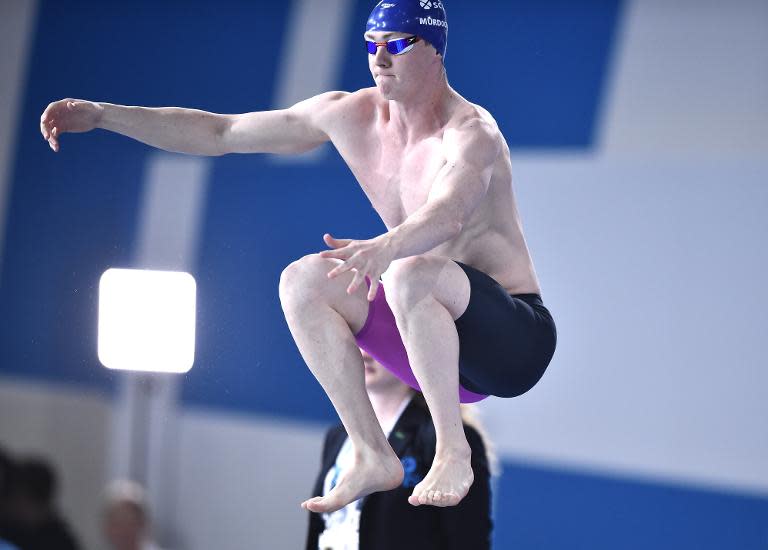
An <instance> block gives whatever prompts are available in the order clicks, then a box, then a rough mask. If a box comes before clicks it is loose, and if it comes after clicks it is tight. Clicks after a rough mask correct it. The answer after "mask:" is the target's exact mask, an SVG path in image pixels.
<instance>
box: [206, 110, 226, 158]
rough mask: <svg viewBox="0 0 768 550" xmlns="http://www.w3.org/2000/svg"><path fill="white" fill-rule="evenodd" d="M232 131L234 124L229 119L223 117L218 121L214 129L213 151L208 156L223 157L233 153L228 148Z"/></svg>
mask: <svg viewBox="0 0 768 550" xmlns="http://www.w3.org/2000/svg"><path fill="white" fill-rule="evenodd" d="M231 130H232V123H231V122H230V121H229V120H228V119H227V118H223V117H222V118H221V119H220V120H217V121H216V124H215V125H214V127H213V151H210V152H209V153H208V156H211V157H221V156H224V155H226V154H227V153H230V152H231V151H230V150H229V149H228V147H227V143H228V142H229V136H230V135H231Z"/></svg>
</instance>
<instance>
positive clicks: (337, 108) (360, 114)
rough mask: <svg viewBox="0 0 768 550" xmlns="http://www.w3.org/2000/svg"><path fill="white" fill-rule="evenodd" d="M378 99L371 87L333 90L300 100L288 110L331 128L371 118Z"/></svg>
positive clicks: (318, 124)
mask: <svg viewBox="0 0 768 550" xmlns="http://www.w3.org/2000/svg"><path fill="white" fill-rule="evenodd" d="M373 91H375V90H373ZM376 99H377V98H376V97H375V95H374V94H373V93H372V89H371V88H363V89H361V90H358V91H356V92H343V91H332V92H325V93H322V94H318V95H316V96H313V97H310V98H309V99H305V100H304V101H300V102H299V103H297V104H295V105H294V106H292V107H290V108H289V109H288V111H289V112H290V113H292V114H295V115H297V116H301V117H307V118H309V119H311V120H312V121H313V122H314V123H315V124H316V125H317V126H318V127H321V128H331V127H333V126H336V125H343V124H345V123H353V124H357V123H359V122H360V121H361V119H370V118H371V117H372V116H373V113H374V112H375V108H376Z"/></svg>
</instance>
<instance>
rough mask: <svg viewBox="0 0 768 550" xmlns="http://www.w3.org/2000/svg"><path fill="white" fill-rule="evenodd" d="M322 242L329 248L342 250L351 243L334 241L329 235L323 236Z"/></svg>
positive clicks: (348, 241)
mask: <svg viewBox="0 0 768 550" xmlns="http://www.w3.org/2000/svg"><path fill="white" fill-rule="evenodd" d="M323 240H324V241H325V244H327V245H328V246H330V247H331V248H342V247H344V246H347V245H348V244H349V243H351V242H352V239H336V238H334V237H332V236H331V234H330V233H326V234H325V235H323Z"/></svg>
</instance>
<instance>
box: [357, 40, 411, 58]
mask: <svg viewBox="0 0 768 550" xmlns="http://www.w3.org/2000/svg"><path fill="white" fill-rule="evenodd" d="M419 40H420V39H419V37H418V36H409V37H406V38H395V39H394V40H388V41H387V42H373V41H372V40H366V41H365V45H366V46H367V47H368V53H369V54H371V55H376V52H377V51H378V50H379V46H385V47H386V48H387V51H388V52H389V53H391V54H392V55H401V54H404V53H406V52H408V51H410V50H411V48H413V45H414V44H415V43H416V42H418V41H419Z"/></svg>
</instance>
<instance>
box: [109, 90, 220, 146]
mask: <svg viewBox="0 0 768 550" xmlns="http://www.w3.org/2000/svg"><path fill="white" fill-rule="evenodd" d="M98 105H99V106H100V107H101V108H102V109H103V110H102V113H101V118H100V120H99V122H98V124H97V127H98V128H103V129H104V130H109V131H111V132H117V133H118V134H122V135H124V136H128V137H131V138H133V139H135V140H138V141H141V142H142V143H146V144H147V145H151V146H152V147H157V148H158V149H164V150H166V151H172V152H175V153H188V154H191V155H206V156H218V155H222V154H224V153H225V151H223V150H222V148H221V146H220V138H221V135H222V133H223V132H224V130H225V129H226V124H227V118H226V116H225V115H218V114H215V113H209V112H206V111H200V110H197V109H184V108H180V107H157V108H153V107H132V106H126V105H114V104H112V103H99V104H98Z"/></svg>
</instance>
